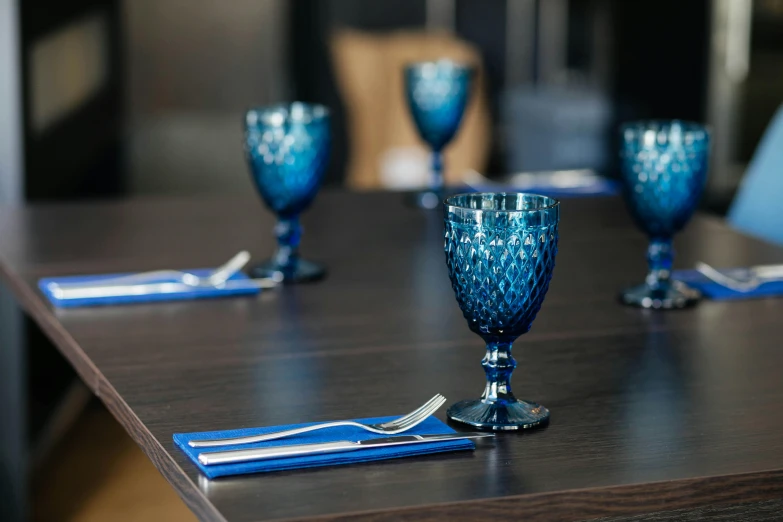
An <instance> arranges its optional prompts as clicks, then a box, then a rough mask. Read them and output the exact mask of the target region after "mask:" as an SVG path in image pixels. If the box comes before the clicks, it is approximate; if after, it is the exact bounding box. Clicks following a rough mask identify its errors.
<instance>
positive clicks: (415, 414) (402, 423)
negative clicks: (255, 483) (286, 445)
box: [188, 394, 446, 448]
mask: <svg viewBox="0 0 783 522" xmlns="http://www.w3.org/2000/svg"><path fill="white" fill-rule="evenodd" d="M444 402H446V397H444V396H443V395H441V394H437V395H436V396H435V397H433V398H432V399H430V400H428V401H427V402H425V403H424V404H422V405H421V406H420V407H419V408H417V409H415V410H413V411H412V412H410V413H409V414H407V415H404V416H402V417H400V418H398V419H394V420H393V421H389V422H384V423H382V424H362V423H360V422H353V421H338V422H326V423H324V424H315V425H313V426H306V427H304V428H296V429H293V430H285V431H277V432H274V433H267V434H265V435H254V436H252V437H233V438H227V439H204V440H191V441H190V442H188V445H189V446H191V447H193V448H206V447H210V446H227V445H229V444H251V443H254V442H264V441H267V440H275V439H281V438H283V437H289V436H291V435H299V434H300V433H307V432H309V431H315V430H322V429H325V428H334V427H336V426H354V427H356V428H362V429H364V430H366V431H369V432H372V433H378V434H381V435H396V434H397V433H402V432H404V431H407V430H409V429H411V428H413V427H414V426H417V425H419V424H421V423H422V422H423V421H424V419H426V418H427V417H429V416H430V415H432V414H433V413H435V412H436V411H437V410H438V408H440V407H441V406H443V403H444Z"/></svg>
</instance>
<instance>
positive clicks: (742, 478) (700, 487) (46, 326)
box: [0, 260, 783, 522]
mask: <svg viewBox="0 0 783 522" xmlns="http://www.w3.org/2000/svg"><path fill="white" fill-rule="evenodd" d="M0 275H1V276H2V277H3V279H4V280H5V281H6V283H7V284H8V285H9V287H10V289H11V290H12V292H14V293H15V294H16V296H17V298H18V302H19V304H20V306H21V307H22V309H23V310H25V311H26V312H27V313H28V314H29V315H30V316H31V317H32V318H33V319H34V320H35V321H36V323H37V324H38V325H39V326H40V327H41V329H42V330H43V331H44V333H45V334H46V335H47V336H48V337H49V338H50V339H51V340H52V342H53V343H54V345H55V346H56V347H57V348H58V349H59V350H60V352H61V353H62V354H63V355H64V356H65V357H66V358H67V359H68V361H69V362H70V363H71V365H72V366H73V367H74V368H75V370H76V371H77V373H78V374H79V376H80V377H81V378H82V379H83V380H84V382H85V383H86V384H87V386H88V387H89V388H90V389H91V390H92V392H93V393H94V394H95V395H96V396H98V398H100V400H101V401H102V402H103V403H104V404H105V405H106V407H107V408H108V410H109V411H110V412H111V414H112V415H113V416H114V417H115V418H116V419H117V421H118V422H119V423H120V424H121V425H122V427H123V428H124V429H125V430H126V431H127V432H128V434H129V435H130V436H131V438H132V439H133V440H134V442H136V444H138V445H139V447H140V448H141V450H142V451H143V452H144V454H145V455H147V457H148V458H149V459H150V460H151V461H152V463H153V464H154V466H155V467H156V468H157V469H158V471H159V472H160V473H161V475H163V477H164V478H165V479H166V480H167V481H168V482H169V483H170V484H171V485H172V487H173V488H174V489H175V490H176V491H177V493H178V494H179V495H180V497H181V498H182V499H183V501H184V502H185V504H186V505H187V506H188V507H189V508H190V509H191V510H192V511H193V513H194V514H196V516H197V517H199V518H200V519H201V520H205V521H209V522H227V521H226V518H225V517H224V516H223V515H222V514H221V513H220V512H219V511H218V510H217V508H216V507H215V506H214V505H213V504H212V503H211V502H210V501H209V499H208V498H207V497H206V495H205V494H204V492H203V491H202V490H201V489H200V488H199V487H198V485H197V484H195V483H194V482H193V481H191V480H190V478H189V477H188V475H187V474H186V473H185V472H184V470H183V469H182V468H181V467H180V466H179V465H178V464H177V463H176V461H174V459H173V458H172V457H171V455H169V454H168V452H167V451H166V449H165V448H164V447H163V446H162V445H161V444H160V443H159V442H158V441H157V439H156V438H155V437H154V436H153V435H152V433H151V432H150V431H149V430H148V429H147V428H146V427H145V426H144V424H143V423H142V422H141V420H140V419H139V418H138V417H137V416H136V415H135V414H134V413H133V411H132V410H131V408H130V407H129V406H128V404H127V403H126V402H125V401H124V400H123V399H122V397H120V395H119V394H118V393H117V391H116V390H115V389H114V387H113V386H112V385H111V384H110V383H109V382H108V381H107V380H106V378H105V377H104V376H103V374H102V373H101V372H100V370H98V368H97V367H96V366H95V365H94V364H93V363H92V362H91V361H90V359H89V358H88V357H87V355H86V354H85V353H84V352H83V351H82V349H81V347H79V345H78V343H77V342H76V341H75V340H74V339H73V338H72V337H71V336H70V335H69V334H68V332H67V331H66V330H65V329H64V328H63V327H62V325H61V324H60V322H59V321H58V320H57V318H56V317H55V316H54V314H53V313H52V311H51V310H50V308H49V307H48V306H47V304H46V303H45V302H44V300H43V299H42V298H41V297H40V296H39V295H38V294H37V293H36V290H35V289H34V288H33V287H31V286H29V285H28V284H27V283H25V282H24V281H22V280H21V279H19V278H17V277H16V276H15V275H14V274H13V272H12V271H11V270H10V269H9V268H8V266H7V265H6V263H5V262H4V261H3V260H0ZM780 497H783V469H772V470H765V471H758V472H749V473H740V474H731V475H717V476H710V477H697V478H684V479H678V480H671V481H663V482H648V483H641V484H632V485H622V486H603V487H596V488H587V489H571V490H563V491H555V492H545V493H532V494H525V495H514V496H508V497H495V498H488V499H476V500H466V501H458V502H449V503H439V504H426V505H420V506H409V507H401V508H389V509H382V510H372V511H361V512H346V513H336V514H330V515H316V516H310V517H294V518H284V519H277V520H282V521H289V522H294V521H310V522H325V521H333V520H372V521H373V522H377V521H387V520H389V521H391V520H398V519H400V518H405V517H410V518H413V519H415V520H423V521H428V520H433V521H435V520H443V519H449V520H493V521H494V520H497V517H500V516H509V515H513V516H515V517H522V516H524V517H526V520H528V521H531V522H532V521H536V520H584V519H589V518H599V517H606V516H621V515H634V514H642V513H649V512H652V511H664V510H666V511H668V510H675V509H688V508H696V507H701V506H705V505H725V504H738V503H744V502H754V501H762V500H771V499H775V498H780Z"/></svg>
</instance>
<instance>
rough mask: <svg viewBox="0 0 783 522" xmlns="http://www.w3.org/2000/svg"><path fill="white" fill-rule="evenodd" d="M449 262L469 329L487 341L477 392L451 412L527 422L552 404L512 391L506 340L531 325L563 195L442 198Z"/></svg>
mask: <svg viewBox="0 0 783 522" xmlns="http://www.w3.org/2000/svg"><path fill="white" fill-rule="evenodd" d="M445 207H446V218H445V221H446V241H445V251H446V263H447V265H448V270H449V277H450V278H451V286H452V287H453V288H454V293H455V294H456V296H457V302H458V303H459V306H460V308H461V309H462V314H463V315H464V316H465V319H467V321H468V326H469V327H470V329H471V330H472V331H473V332H475V333H476V334H478V335H479V336H481V338H482V339H484V342H486V343H487V354H486V355H485V356H484V359H483V361H482V362H481V364H482V366H483V367H484V371H485V372H486V375H487V383H486V386H485V388H484V394H483V395H482V396H481V398H480V399H476V400H466V401H461V402H458V403H456V404H454V405H453V406H451V407H450V408H449V410H448V413H447V414H448V416H449V418H450V419H453V420H455V421H459V422H463V423H466V424H470V425H471V426H475V427H477V428H480V429H491V430H516V429H521V428H531V427H533V426H537V425H539V424H542V423H544V422H546V421H547V420H548V419H549V410H548V409H546V408H545V407H544V406H541V405H539V404H536V403H533V402H527V401H522V400H519V399H517V398H516V397H514V394H513V393H512V392H511V384H510V381H511V373H512V372H513V371H514V368H515V367H516V361H515V360H514V358H513V357H512V356H511V344H512V343H513V342H514V340H515V339H516V338H517V337H519V336H520V335H522V334H524V333H526V332H527V331H528V330H530V327H531V325H532V324H533V320H534V319H535V317H536V314H537V313H538V311H539V309H540V308H541V304H542V303H543V302H544V296H545V295H546V293H547V290H548V289H549V281H550V279H551V278H552V270H553V269H554V267H555V256H556V255H557V240H558V223H559V222H560V203H559V202H558V201H557V200H556V199H552V198H549V197H546V196H538V195H534V194H512V193H510V194H494V193H487V194H461V195H457V196H452V197H450V198H448V199H446V202H445Z"/></svg>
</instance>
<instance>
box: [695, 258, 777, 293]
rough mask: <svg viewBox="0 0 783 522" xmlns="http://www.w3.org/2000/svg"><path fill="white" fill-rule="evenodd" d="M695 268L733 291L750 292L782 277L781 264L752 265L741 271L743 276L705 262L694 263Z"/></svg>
mask: <svg viewBox="0 0 783 522" xmlns="http://www.w3.org/2000/svg"><path fill="white" fill-rule="evenodd" d="M696 270H697V271H698V272H700V273H701V274H702V275H703V276H705V277H707V278H708V279H710V280H712V281H714V282H716V283H718V284H719V285H721V286H725V287H726V288H729V289H730V290H734V291H735V292H743V293H745V292H752V291H754V290H756V289H757V288H758V287H760V286H761V285H763V284H764V283H769V282H770V281H779V280H781V279H783V265H766V266H754V267H750V268H748V269H747V270H743V271H741V273H742V275H743V276H744V277H742V278H741V279H740V278H737V277H734V276H732V275H728V274H726V273H724V272H721V271H719V270H717V269H715V268H713V267H711V266H710V265H708V264H707V263H702V262H698V263H696Z"/></svg>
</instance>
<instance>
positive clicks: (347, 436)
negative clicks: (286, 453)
mask: <svg viewBox="0 0 783 522" xmlns="http://www.w3.org/2000/svg"><path fill="white" fill-rule="evenodd" d="M396 418H397V417H379V418H370V419H357V420H356V422H361V423H381V422H388V421H391V420H394V419H396ZM311 424H318V423H306V424H291V425H286V426H267V427H263V428H246V429H238V430H225V431H210V432H194V433H175V434H174V436H173V438H174V443H175V444H176V445H177V446H178V447H179V448H180V449H181V450H182V451H183V452H185V454H186V455H187V456H188V458H189V459H190V460H191V461H193V463H194V464H195V465H196V466H198V468H199V469H200V470H201V472H202V473H203V474H204V475H205V476H206V477H207V478H210V479H213V478H217V477H223V476H228V475H244V474H248V473H264V472H270V471H281V470H290V469H298V468H313V467H320V466H335V465H341V464H353V463H357V462H369V461H375V460H385V459H394V458H400V457H408V456H414V455H425V454H429V453H441V452H446V451H457V450H472V449H474V448H475V445H474V444H473V442H471V441H470V440H469V439H462V440H446V441H436V442H426V443H421V444H413V445H406V446H391V447H379V448H371V449H365V450H362V451H348V452H344V453H324V454H315V455H304V456H298V457H283V458H276V459H271V460H256V461H249V462H240V463H234V464H213V465H208V466H207V465H204V464H202V463H201V462H199V460H198V455H199V454H200V453H202V452H204V451H205V450H208V451H219V450H230V449H247V448H262V447H263V448H267V447H275V446H290V445H296V444H313V443H319V442H336V441H344V440H351V441H360V440H370V439H379V438H386V437H388V435H384V434H375V433H369V432H367V431H365V430H362V429H360V428H355V427H351V426H341V427H336V428H330V429H326V430H321V431H311V432H309V433H303V434H301V435H296V436H292V437H287V438H284V439H278V440H273V441H268V442H260V443H256V444H243V445H236V444H235V445H227V446H218V447H211V448H192V447H190V446H189V445H188V441H190V440H197V439H218V438H227V437H244V436H251V435H260V434H264V433H272V432H275V431H281V430H288V429H294V428H299V427H303V426H308V425H311ZM449 433H456V432H455V431H454V430H453V429H451V428H449V427H448V426H447V425H446V424H444V423H443V422H441V421H440V420H438V419H436V418H435V417H429V418H427V419H426V420H425V421H424V422H422V423H421V424H419V425H418V426H416V427H415V428H413V429H411V430H409V431H406V432H405V434H406V435H427V434H449Z"/></svg>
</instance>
